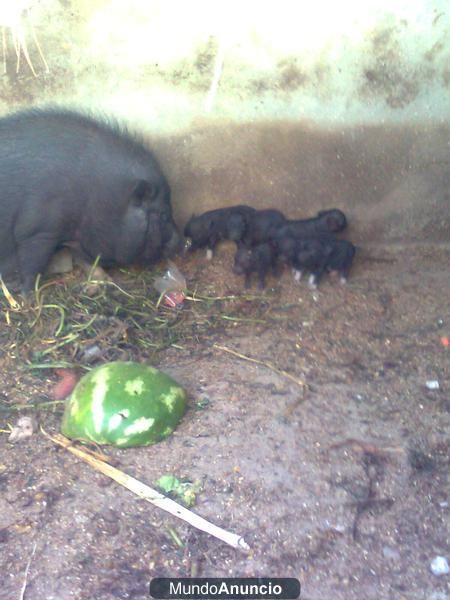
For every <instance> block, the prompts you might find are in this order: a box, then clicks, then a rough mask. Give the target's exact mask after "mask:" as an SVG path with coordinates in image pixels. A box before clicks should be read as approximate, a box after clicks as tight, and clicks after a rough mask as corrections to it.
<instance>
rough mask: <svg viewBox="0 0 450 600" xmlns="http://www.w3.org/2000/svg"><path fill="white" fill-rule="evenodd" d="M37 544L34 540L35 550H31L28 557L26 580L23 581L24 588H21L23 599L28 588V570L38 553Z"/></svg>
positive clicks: (21, 599) (20, 599)
mask: <svg viewBox="0 0 450 600" xmlns="http://www.w3.org/2000/svg"><path fill="white" fill-rule="evenodd" d="M36 546H37V544H36V542H34V544H33V550H32V551H31V556H30V558H29V559H28V562H27V566H26V568H25V576H24V582H23V585H22V589H21V590H20V596H19V600H23V598H24V594H25V590H26V588H27V582H28V572H29V570H30V566H31V561H32V560H33V556H34V555H35V553H36Z"/></svg>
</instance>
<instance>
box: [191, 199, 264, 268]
mask: <svg viewBox="0 0 450 600" xmlns="http://www.w3.org/2000/svg"><path fill="white" fill-rule="evenodd" d="M255 212H256V210H255V209H254V208H252V207H251V206H246V205H237V206H229V207H226V208H216V209H214V210H208V211H207V212H205V213H203V214H201V215H199V216H195V215H193V216H192V217H191V219H190V220H189V222H188V223H187V225H186V227H185V228H184V236H185V237H186V238H187V239H189V240H190V250H197V249H198V248H206V257H207V258H208V259H211V258H212V256H213V253H214V249H215V247H216V246H217V244H218V243H219V242H221V241H222V240H231V241H234V242H236V243H238V242H240V240H242V238H243V237H244V235H245V233H246V231H247V228H248V222H249V220H250V219H251V217H252V215H253V214H254V213H255Z"/></svg>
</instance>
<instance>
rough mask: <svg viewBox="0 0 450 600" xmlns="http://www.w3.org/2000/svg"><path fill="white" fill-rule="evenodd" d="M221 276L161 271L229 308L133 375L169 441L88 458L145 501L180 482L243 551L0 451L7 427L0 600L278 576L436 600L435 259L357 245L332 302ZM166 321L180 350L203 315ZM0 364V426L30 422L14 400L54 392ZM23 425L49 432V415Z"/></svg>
mask: <svg viewBox="0 0 450 600" xmlns="http://www.w3.org/2000/svg"><path fill="white" fill-rule="evenodd" d="M231 260H232V248H231V247H230V246H226V245H224V246H222V247H221V248H220V249H219V251H218V253H217V256H216V257H215V259H214V260H213V261H212V262H211V263H207V262H206V260H205V258H204V257H203V255H201V254H197V255H195V256H190V257H188V258H183V259H180V260H178V261H177V264H178V266H179V267H180V268H181V270H182V271H183V272H184V273H185V274H186V276H187V278H188V283H189V287H190V288H191V289H192V288H195V287H196V289H197V292H198V293H200V292H201V293H202V294H205V295H210V296H215V297H217V296H227V295H232V294H236V295H238V296H239V297H238V298H237V299H236V300H234V301H233V303H232V304H226V305H225V304H224V306H223V308H222V310H219V311H216V313H215V316H214V322H213V320H212V318H211V327H210V328H209V329H208V328H204V327H202V328H201V331H200V330H199V333H198V336H195V335H190V336H185V338H184V339H181V340H179V341H178V342H177V344H176V345H175V347H174V346H172V347H169V348H168V349H167V350H165V351H164V352H160V353H158V354H157V355H155V356H154V358H153V363H154V364H158V365H159V366H160V367H161V368H162V369H164V370H166V371H167V372H168V373H170V374H172V375H173V376H174V377H175V378H176V379H177V380H178V381H179V382H180V383H182V384H183V385H184V386H185V387H186V389H187V390H188V392H189V395H190V400H189V411H188V413H187V415H186V417H185V419H184V420H183V422H182V424H181V426H180V427H179V428H178V430H177V431H176V433H175V434H174V435H173V436H171V437H170V438H169V439H167V440H165V441H163V442H161V443H159V444H157V445H155V446H153V447H147V448H136V449H128V450H118V449H110V448H108V449H107V450H106V451H107V453H108V454H109V455H110V457H111V459H112V460H114V462H115V464H116V466H118V467H119V468H120V469H122V470H123V471H125V472H126V473H129V474H131V475H133V476H135V477H137V478H138V479H140V480H142V481H143V482H145V483H147V484H149V485H154V482H155V481H156V480H157V479H158V478H159V477H160V476H161V475H163V474H166V473H170V474H174V475H176V476H177V477H179V478H186V479H189V480H192V481H200V482H201V485H202V488H201V491H200V492H199V494H198V497H197V503H196V505H195V506H194V508H193V510H194V511H195V512H197V513H198V514H200V515H202V516H203V517H205V518H206V519H209V520H210V521H212V522H213V523H215V524H217V525H219V526H221V527H223V528H225V529H228V530H230V531H233V532H235V533H238V534H240V535H242V536H244V538H245V540H246V541H247V543H248V544H249V545H250V547H251V551H250V552H249V553H248V554H246V553H244V552H241V551H238V550H234V549H232V548H230V547H228V546H226V545H225V544H224V543H222V542H220V541H218V540H217V539H215V538H213V537H211V536H208V535H207V534H205V533H201V532H199V531H196V530H195V529H193V528H192V527H190V526H188V525H187V524H185V523H184V522H182V521H179V520H177V519H176V518H174V517H171V516H169V515H167V514H165V513H163V512H162V511H160V510H158V509H157V508H155V507H153V506H152V505H150V504H148V503H146V502H144V501H141V500H138V499H137V498H136V497H135V496H134V495H133V494H132V493H130V492H129V491H127V490H126V489H124V488H121V487H120V486H118V485H117V484H115V483H112V482H111V481H109V480H108V479H107V478H106V477H105V476H103V475H100V474H98V473H96V472H94V471H93V470H92V469H91V468H90V467H89V466H87V465H86V464H84V463H82V462H80V461H79V460H78V459H76V458H75V457H73V456H72V455H71V454H69V453H68V452H66V451H65V450H62V449H59V448H58V447H56V446H55V445H53V444H52V442H50V441H49V440H48V439H46V438H45V437H44V436H43V435H42V434H40V433H36V434H35V435H33V436H32V437H31V438H28V439H26V440H24V441H22V442H19V443H16V444H14V445H12V444H10V443H9V442H8V435H7V431H6V430H7V424H8V423H11V424H14V423H15V421H16V420H17V412H16V411H13V410H9V412H8V411H6V412H2V413H0V426H1V428H2V430H4V431H3V433H1V434H0V452H1V453H0V490H1V494H0V572H1V573H2V574H3V575H2V585H1V588H0V598H2V599H3V598H5V599H8V600H10V599H13V598H19V597H21V596H20V593H21V590H22V587H23V586H25V592H24V596H23V597H24V598H29V599H33V600H51V599H57V600H66V599H69V598H77V599H78V600H84V599H86V600H88V599H89V600H92V599H95V600H109V599H113V598H136V599H141V598H142V599H144V598H146V597H148V584H149V581H150V580H151V578H152V577H155V576H190V575H192V574H196V575H198V576H238V575H242V576H290V577H297V578H299V580H300V581H301V584H302V598H305V599H309V600H313V599H314V600H318V599H329V598H335V599H338V600H340V599H349V600H353V599H354V600H361V599H362V598H364V599H367V600H371V599H373V600H375V599H376V600H383V599H386V600H388V599H389V600H400V599H405V600H406V599H407V600H411V599H422V598H423V599H428V600H432V599H434V600H443V599H444V598H449V597H450V591H449V578H448V577H449V576H448V575H447V576H441V577H437V576H435V575H434V574H432V573H431V570H430V562H431V560H432V559H433V558H434V557H435V556H437V555H444V556H446V557H447V559H450V540H449V527H448V525H449V510H450V509H449V506H448V500H449V498H448V492H449V487H448V484H449V481H448V477H449V471H450V470H449V459H450V447H449V432H450V418H449V412H450V401H449V397H450V396H449V390H450V369H449V358H450V354H449V353H450V348H447V347H445V346H444V345H443V344H442V341H441V338H443V337H445V336H450V308H449V297H450V280H449V276H448V275H449V260H450V249H449V247H448V246H442V245H439V246H438V245H436V246H433V245H431V244H430V245H426V246H423V245H422V246H421V245H390V246H388V245H384V246H383V245H379V246H376V247H375V246H374V247H372V248H368V247H365V248H364V249H363V250H361V251H360V253H359V255H357V259H356V261H355V266H354V270H353V273H352V277H351V279H350V281H349V283H348V284H347V286H341V285H340V284H339V282H338V281H335V280H333V279H332V278H327V279H325V280H324V281H323V284H322V285H321V287H320V290H319V291H318V292H312V291H311V290H309V289H308V286H307V283H306V282H301V283H300V284H296V283H294V282H293V280H292V278H291V276H290V274H288V273H284V274H283V276H282V278H281V279H280V280H278V281H277V280H274V279H270V278H269V281H268V286H267V289H266V290H265V291H264V292H263V293H260V292H259V291H257V290H256V289H254V290H252V294H253V295H254V297H249V296H248V294H244V295H242V293H243V288H242V280H241V279H240V278H238V277H237V276H235V275H233V274H232V273H231V269H230V263H231ZM116 281H118V282H119V283H121V274H120V273H117V274H116ZM123 285H126V281H124V282H123ZM183 311H184V314H185V317H186V319H187V321H189V322H190V323H191V325H190V327H191V329H190V331H191V332H192V331H194V330H195V326H194V325H195V322H196V320H198V319H200V318H202V319H203V320H204V311H205V306H204V304H202V303H195V302H193V301H187V302H186V305H185V308H184V309H183ZM223 317H226V318H223ZM6 327H7V324H6V323H3V324H2V325H0V333H1V329H2V328H4V329H5V328H6ZM148 335H149V336H150V337H151V332H149V333H148ZM216 346H223V347H226V348H228V349H230V350H233V351H236V352H238V353H240V354H242V355H244V356H247V357H250V358H254V359H257V360H260V361H263V362H266V363H269V365H270V366H264V365H262V364H256V363H252V362H249V361H246V360H245V359H243V358H239V357H237V356H236V355H233V354H231V353H229V352H226V351H224V350H221V349H218V348H217V347H216ZM135 358H139V356H135ZM2 361H3V362H2V366H1V369H2V373H3V379H4V381H3V387H2V390H1V398H0V400H1V405H2V407H3V411H5V408H6V409H8V407H9V408H10V409H11V408H12V405H15V404H17V403H23V410H21V411H20V414H33V411H31V410H30V409H27V402H28V401H29V400H30V399H31V398H35V397H36V395H38V396H39V395H40V396H45V395H48V394H49V393H50V391H51V389H52V387H53V386H54V383H55V381H56V378H55V377H54V376H53V375H51V371H46V375H45V376H43V375H42V373H37V372H35V371H26V370H24V369H23V368H22V365H21V363H20V361H19V360H17V361H16V362H14V361H11V360H10V359H9V360H6V357H4V358H3V359H2ZM272 367H274V368H272ZM275 369H278V370H284V371H286V372H287V373H289V374H291V375H293V376H294V377H296V378H298V379H299V380H303V381H304V382H305V383H306V387H305V388H304V387H302V386H301V385H298V384H296V383H295V382H294V381H293V380H291V379H289V378H288V377H286V376H285V375H284V374H282V373H280V372H279V371H277V370H275ZM47 373H50V375H47ZM429 380H438V381H439V384H440V388H439V390H434V391H432V390H428V389H427V387H426V385H425V384H426V382H427V381H429ZM39 418H40V422H41V424H42V425H43V426H44V427H45V429H46V430H47V431H49V432H56V431H58V428H59V423H60V418H61V413H60V409H59V408H58V410H57V411H55V412H53V411H40V412H39ZM173 532H175V533H176V537H177V538H179V540H180V542H181V543H177V542H176V537H175V536H174V535H173Z"/></svg>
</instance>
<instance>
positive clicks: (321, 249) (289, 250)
mask: <svg viewBox="0 0 450 600" xmlns="http://www.w3.org/2000/svg"><path fill="white" fill-rule="evenodd" d="M277 247H278V253H279V258H280V261H281V262H284V263H287V264H289V265H290V266H291V267H292V268H293V271H294V276H295V279H296V280H297V281H298V280H299V279H300V278H301V276H302V273H303V271H305V270H306V271H309V272H310V273H311V275H310V278H309V285H310V287H312V288H314V289H315V288H317V286H318V284H319V281H320V279H321V277H322V275H323V274H324V273H325V272H331V271H335V272H337V273H338V274H339V275H340V277H341V283H345V282H346V281H347V278H348V274H349V272H350V269H351V266H352V263H353V258H354V255H355V246H354V245H353V244H352V243H351V242H349V241H347V240H338V239H336V238H335V237H333V236H331V235H320V236H310V237H303V238H293V237H290V236H288V237H285V238H283V239H281V240H278V242H277Z"/></svg>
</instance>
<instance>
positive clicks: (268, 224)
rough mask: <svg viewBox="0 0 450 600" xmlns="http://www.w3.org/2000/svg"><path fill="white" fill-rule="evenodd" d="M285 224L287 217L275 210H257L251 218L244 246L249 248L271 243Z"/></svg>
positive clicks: (244, 238) (243, 241) (243, 240)
mask: <svg viewBox="0 0 450 600" xmlns="http://www.w3.org/2000/svg"><path fill="white" fill-rule="evenodd" d="M284 223H286V217H285V216H284V215H283V213H282V212H281V211H279V210H276V209H275V208H265V209H262V210H256V211H255V212H254V213H253V214H252V215H251V216H250V219H249V221H248V227H247V230H246V232H245V235H244V236H243V237H242V244H243V245H244V246H246V247H247V248H249V247H251V246H255V245H256V244H261V243H262V242H270V241H271V240H273V239H274V238H275V236H276V234H277V232H278V230H279V229H280V228H281V227H282V226H283V224H284Z"/></svg>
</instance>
